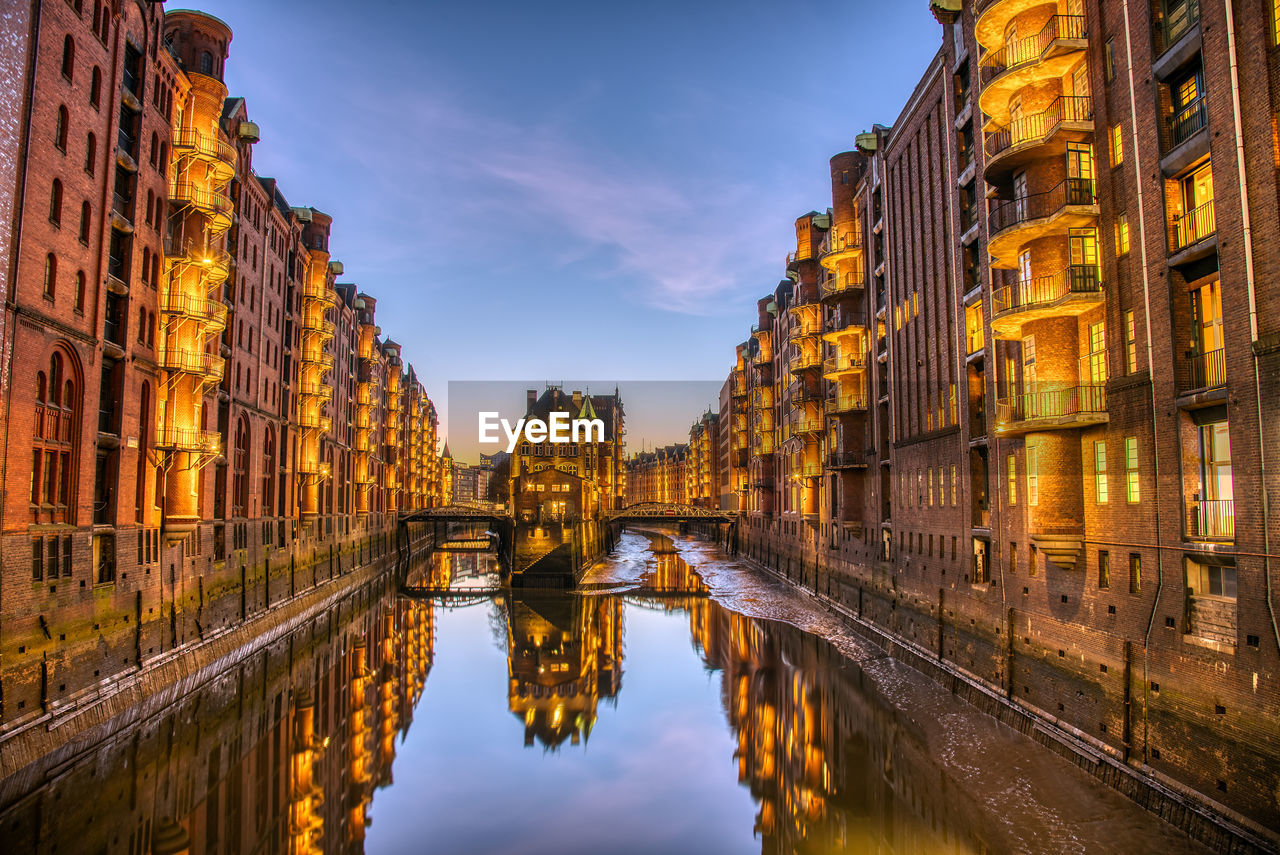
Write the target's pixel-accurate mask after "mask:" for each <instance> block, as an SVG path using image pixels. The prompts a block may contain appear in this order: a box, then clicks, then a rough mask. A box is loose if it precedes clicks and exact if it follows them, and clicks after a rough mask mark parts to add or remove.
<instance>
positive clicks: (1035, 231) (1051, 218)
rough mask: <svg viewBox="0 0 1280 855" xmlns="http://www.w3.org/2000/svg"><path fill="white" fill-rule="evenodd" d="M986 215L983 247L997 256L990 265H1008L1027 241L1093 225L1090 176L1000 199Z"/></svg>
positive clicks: (1095, 209)
mask: <svg viewBox="0 0 1280 855" xmlns="http://www.w3.org/2000/svg"><path fill="white" fill-rule="evenodd" d="M987 219H988V228H989V229H990V232H991V236H990V238H989V240H988V244H987V251H988V252H989V253H990V254H991V255H993V256H995V257H996V258H998V259H1001V263H999V264H994V263H993V266H996V267H1006V268H1007V267H1012V266H1014V265H1015V264H1016V263H1017V260H1016V259H1017V253H1018V249H1019V247H1021V246H1022V245H1023V244H1025V243H1027V242H1028V241H1031V240H1035V239H1036V238H1041V237H1045V236H1047V235H1051V234H1062V235H1065V234H1066V233H1067V230H1068V229H1072V228H1080V227H1084V226H1092V225H1096V223H1097V219H1098V204H1097V197H1095V196H1094V190H1093V179H1091V178H1067V179H1064V180H1063V181H1062V182H1060V183H1059V184H1058V185H1056V186H1055V187H1053V188H1052V189H1050V190H1046V191H1044V192H1043V193H1031V194H1029V195H1027V196H1022V197H1019V198H1016V199H1004V200H1000V201H998V202H997V203H996V204H995V205H993V206H992V208H991V211H990V213H989V216H988V218H987Z"/></svg>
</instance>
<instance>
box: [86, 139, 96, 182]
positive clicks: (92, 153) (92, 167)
mask: <svg viewBox="0 0 1280 855" xmlns="http://www.w3.org/2000/svg"><path fill="white" fill-rule="evenodd" d="M97 169H98V138H97V137H96V136H94V135H93V133H92V132H90V133H89V139H88V140H86V141H85V144H84V171H85V172H87V173H89V174H90V175H92V174H93V173H94V172H96V171H97Z"/></svg>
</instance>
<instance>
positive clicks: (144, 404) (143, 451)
mask: <svg viewBox="0 0 1280 855" xmlns="http://www.w3.org/2000/svg"><path fill="white" fill-rule="evenodd" d="M138 403H139V405H140V407H141V411H140V412H139V413H138V475H137V478H136V479H135V486H134V497H133V507H134V511H133V515H134V521H135V522H137V523H139V524H142V523H144V522H146V520H145V518H144V517H143V509H144V508H145V507H146V504H147V457H148V451H149V450H150V448H151V384H150V383H148V382H146V381H145V380H144V381H143V382H142V393H141V394H140V395H139V398H138Z"/></svg>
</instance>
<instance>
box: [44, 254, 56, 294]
mask: <svg viewBox="0 0 1280 855" xmlns="http://www.w3.org/2000/svg"><path fill="white" fill-rule="evenodd" d="M57 284H58V257H57V256H56V255H54V254H53V253H52V252H51V253H49V254H48V255H46V256H45V258H44V296H45V298H46V299H49V300H52V299H53V292H54V290H55V287H56V286H57Z"/></svg>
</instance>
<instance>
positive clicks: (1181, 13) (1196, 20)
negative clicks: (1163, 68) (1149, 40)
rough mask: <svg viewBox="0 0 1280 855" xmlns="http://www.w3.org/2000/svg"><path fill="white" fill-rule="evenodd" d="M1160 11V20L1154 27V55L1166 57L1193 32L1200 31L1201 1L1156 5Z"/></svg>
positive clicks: (1193, 0) (1185, 0)
mask: <svg viewBox="0 0 1280 855" xmlns="http://www.w3.org/2000/svg"><path fill="white" fill-rule="evenodd" d="M1156 6H1157V8H1158V9H1159V7H1160V6H1163V7H1164V8H1163V9H1160V10H1159V12H1160V14H1159V18H1158V19H1157V20H1156V22H1155V26H1154V27H1152V35H1153V36H1154V38H1153V41H1154V45H1153V46H1152V47H1153V48H1154V53H1155V55H1156V57H1161V56H1163V55H1164V53H1165V51H1168V50H1169V49H1171V48H1173V47H1174V46H1175V45H1177V44H1178V42H1180V41H1182V39H1183V37H1184V36H1187V35H1190V34H1191V32H1192V30H1198V29H1199V24H1200V2H1199V0H1175V1H1174V2H1172V3H1161V4H1156Z"/></svg>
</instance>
